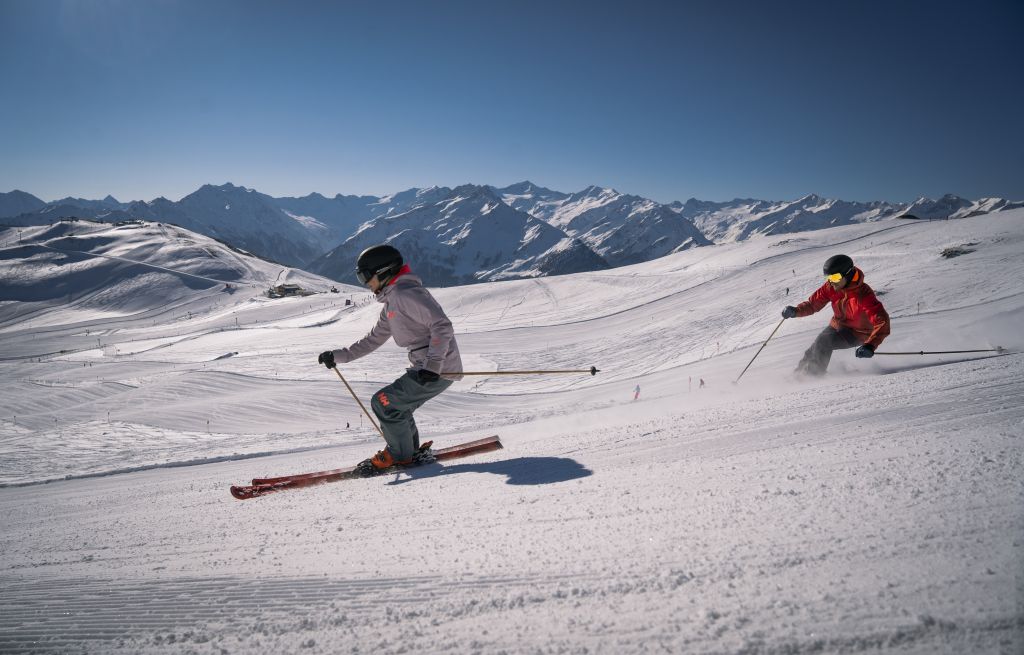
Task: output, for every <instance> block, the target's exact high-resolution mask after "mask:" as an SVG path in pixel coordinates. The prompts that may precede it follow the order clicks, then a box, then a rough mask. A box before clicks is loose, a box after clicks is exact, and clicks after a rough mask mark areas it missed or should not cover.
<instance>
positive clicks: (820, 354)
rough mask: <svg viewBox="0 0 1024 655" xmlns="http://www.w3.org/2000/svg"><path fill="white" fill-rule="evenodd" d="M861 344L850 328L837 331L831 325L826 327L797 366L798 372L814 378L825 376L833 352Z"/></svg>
mask: <svg viewBox="0 0 1024 655" xmlns="http://www.w3.org/2000/svg"><path fill="white" fill-rule="evenodd" d="M860 344H861V341H860V339H859V338H858V337H857V335H856V334H855V333H854V332H853V330H850V329H849V328H840V329H838V330H836V329H835V328H833V327H832V326H831V325H829V326H826V327H825V329H824V330H822V331H821V333H820V334H818V338H816V339H815V340H814V343H812V344H811V347H810V348H808V349H807V351H806V352H804V357H803V359H801V360H800V363H799V364H797V366H796V372H797V373H803V374H806V375H813V376H821V375H825V371H826V370H827V369H828V363H829V361H830V360H831V359H832V351H833V350H844V349H846V348H856V347H857V346H859V345H860Z"/></svg>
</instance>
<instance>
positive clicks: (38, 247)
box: [0, 219, 332, 322]
mask: <svg viewBox="0 0 1024 655" xmlns="http://www.w3.org/2000/svg"><path fill="white" fill-rule="evenodd" d="M0 252H2V253H3V255H4V259H3V261H0V281H2V284H0V322H2V321H5V320H10V319H11V318H12V317H13V316H15V315H25V314H29V313H32V312H36V311H39V310H40V309H41V308H45V307H49V306H53V305H64V306H67V307H69V308H73V309H74V311H75V312H78V313H79V314H81V315H85V314H88V313H90V312H96V314H97V315H98V316H103V317H107V318H109V317H112V316H116V315H119V314H129V313H136V312H140V311H147V310H158V309H160V308H163V307H165V306H166V305H168V304H172V303H173V302H174V301H175V300H176V299H178V298H182V297H186V296H189V295H190V294H193V293H195V292H196V291H199V290H217V291H221V290H223V291H225V292H231V291H232V289H229V288H227V287H226V286H225V285H226V284H230V285H232V286H233V287H234V286H236V285H245V286H247V287H252V286H255V287H256V288H258V289H259V291H263V290H265V288H266V287H268V286H271V285H273V284H281V283H283V282H285V281H288V282H297V283H299V284H300V285H302V286H304V287H305V288H308V289H311V290H316V291H326V290H328V289H329V288H330V287H331V284H332V283H331V282H330V281H328V280H326V279H323V278H320V277H318V276H314V275H311V274H309V273H306V272H304V271H297V270H290V269H285V270H284V271H282V269H281V266H280V265H277V264H274V263H272V262H269V261H266V260H263V259H259V258H257V257H254V256H251V255H249V254H248V253H245V252H242V251H238V250H235V249H233V248H231V247H230V246H228V245H226V244H223V243H220V242H218V241H217V240H215V239H213V238H211V237H207V236H204V235H201V234H197V233H195V232H192V231H189V230H186V229H184V228H181V227H178V226H173V225H167V224H163V223H151V222H143V221H135V222H131V223H128V224H121V225H112V224H109V223H98V222H93V221H90V220H87V219H86V220H79V221H74V222H71V221H59V222H57V223H54V224H53V225H41V226H30V227H27V228H25V229H23V230H20V239H19V247H17V248H8V249H6V250H2V251H0ZM10 258H16V262H17V266H9V265H4V264H6V263H8V262H7V260H8V259H10ZM41 279H45V280H46V283H45V284H40V283H39V280H41Z"/></svg>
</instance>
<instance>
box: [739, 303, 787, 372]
mask: <svg viewBox="0 0 1024 655" xmlns="http://www.w3.org/2000/svg"><path fill="white" fill-rule="evenodd" d="M785 322H786V319H785V318H783V319H782V320H781V321H779V324H778V325H776V326H775V329H774V330H772V333H771V334H769V335H768V338H767V339H765V340H764V343H762V344H761V347H760V348H758V349H757V352H756V353H754V356H753V357H751V358H750V361H749V362H748V363H747V365H746V366H745V367H744V368H743V371H742V372H741V373H740V375H739V377H737V378H736V379H735V380H733V382H732V383H733V384H736V383H737V382H739V381H740V378H741V377H743V373H746V372H747V369H748V368H750V365H751V364H753V363H754V360H755V359H757V356H758V355H760V354H761V351H762V350H764V347H765V346H767V345H768V342H769V341H771V340H772V337H774V336H775V333H776V332H778V331H779V328H780V327H782V324H783V323H785Z"/></svg>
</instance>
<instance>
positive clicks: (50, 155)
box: [0, 0, 1024, 202]
mask: <svg viewBox="0 0 1024 655" xmlns="http://www.w3.org/2000/svg"><path fill="white" fill-rule="evenodd" d="M1021 33H1024V3H1022V2H1020V1H1019V0H1009V1H1005V2H986V1H977V2H969V3H968V2H944V1H929V2H925V1H921V2H916V1H915V2H909V1H908V2H901V1H899V0H889V1H886V2H873V1H870V0H867V1H857V2H853V1H849V2H845V1H824V2H823V1H820V0H819V1H816V2H786V1H779V2H761V1H752V2H730V1H726V0H721V1H710V0H709V1H706V2H682V1H680V2H642V1H636V0H633V1H630V2H625V1H623V2H599V1H594V2H561V3H560V2H551V1H549V2H532V1H516V2H499V1H497V0H495V1H493V2H491V1H489V0H476V1H473V2H462V1H452V2H428V1H426V0H422V1H419V2H388V1H386V0H380V1H375V2H302V1H293V2H261V1H249V2H242V1H234V0H207V1H202V2H201V1H198V0H196V1H190V2H185V1H172V0H63V1H57V0H0V80H2V84H3V85H4V93H3V99H2V101H0V150H2V154H0V191H10V190H12V189H16V188H17V189H21V190H24V191H28V192H30V193H33V194H35V195H37V196H39V197H41V198H43V199H44V200H53V199H56V198H59V197H63V196H66V195H72V196H79V197H88V198H98V197H102V196H104V195H106V194H107V193H111V194H113V195H114V196H115V197H117V198H118V199H120V200H135V199H142V200H149V199H152V198H154V197H157V196H165V197H167V198H170V199H172V200H177V199H179V198H181V197H182V196H184V195H186V194H188V193H190V192H192V191H194V190H195V189H196V188H198V187H199V186H200V185H202V184H205V183H214V184H221V183H224V182H229V181H230V182H233V183H235V184H240V185H244V186H248V187H253V188H256V189H258V190H260V191H263V192H264V193H268V194H270V195H274V196H284V195H305V194H307V193H310V192H313V191H317V192H320V193H323V194H324V195H334V194H335V193H343V194H373V195H383V194H386V193H390V192H395V191H399V190H402V189H406V188H409V187H414V186H416V187H424V186H430V185H444V186H455V185H458V184H463V183H477V184H494V185H496V186H504V185H507V184H511V183H513V182H518V181H522V180H524V179H529V180H531V181H533V182H535V183H537V184H541V185H543V186H547V187H550V188H553V189H558V190H561V191H577V190H580V189H582V188H584V187H586V186H588V185H590V184H597V185H600V186H610V187H614V188H616V189H618V190H620V191H623V192H627V193H635V194H638V195H642V196H646V197H650V198H653V199H655V200H658V201H661V202H670V201H672V200H686V199H687V198H689V197H697V198H700V199H704V200H727V199H731V198H734V197H756V198H763V199H794V198H797V197H800V196H803V195H805V194H808V193H817V194H819V195H823V196H828V197H837V198H843V199H846V200H881V199H884V200H892V201H906V200H912V199H913V198H916V197H918V196H922V195H924V196H929V197H937V196H939V195H941V194H943V193H956V194H959V195H962V196H965V197H969V198H978V197H983V196H1002V197H1009V198H1012V199H1024V120H1022V119H1021V116H1022V115H1024V110H1022V109H1021V108H1022V107H1024V39H1022V38H1021V37H1020V35H1021Z"/></svg>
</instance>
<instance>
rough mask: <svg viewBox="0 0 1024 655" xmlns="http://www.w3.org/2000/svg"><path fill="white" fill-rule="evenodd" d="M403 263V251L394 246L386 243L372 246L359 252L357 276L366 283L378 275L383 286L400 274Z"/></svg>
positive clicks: (362, 282) (361, 281) (361, 282)
mask: <svg viewBox="0 0 1024 655" xmlns="http://www.w3.org/2000/svg"><path fill="white" fill-rule="evenodd" d="M403 263H404V262H403V261H402V253H400V252H398V249H397V248H395V247H394V246H390V245H388V244H386V243H382V244H380V245H377V246H370V247H369V248H367V249H366V250H364V251H363V252H361V253H359V259H357V260H356V278H357V279H358V280H359V282H360V284H366V283H367V282H369V281H370V278H372V277H373V276H374V275H376V276H377V280H379V281H380V283H381V286H384V285H386V284H387V283H388V282H390V281H391V278H393V277H395V275H397V274H398V271H399V270H400V269H401V268H402V264H403Z"/></svg>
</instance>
